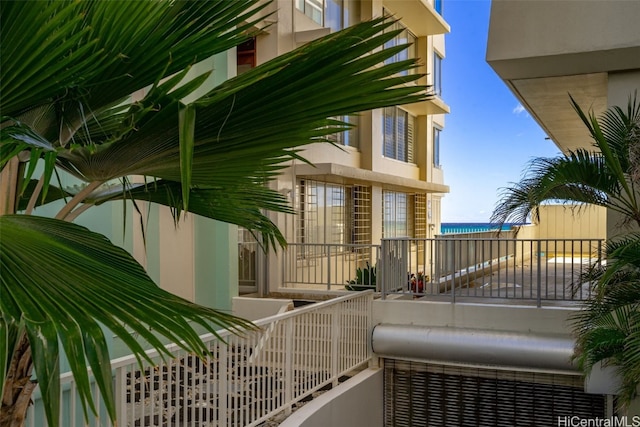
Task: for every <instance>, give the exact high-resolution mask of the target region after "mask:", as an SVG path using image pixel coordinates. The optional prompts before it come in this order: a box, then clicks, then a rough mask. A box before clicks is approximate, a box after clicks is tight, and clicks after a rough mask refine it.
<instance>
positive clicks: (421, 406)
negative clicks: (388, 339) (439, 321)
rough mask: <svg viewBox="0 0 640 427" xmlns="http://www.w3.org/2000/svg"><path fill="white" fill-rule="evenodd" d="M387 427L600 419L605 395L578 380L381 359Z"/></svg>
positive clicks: (490, 425)
mask: <svg viewBox="0 0 640 427" xmlns="http://www.w3.org/2000/svg"><path fill="white" fill-rule="evenodd" d="M384 366H385V372H384V392H385V426H386V427H391V426H394V427H400V426H421V427H424V426H428V427H439V426H443V427H444V426H479V427H485V426H486V427H496V426H505V427H506V426H508V427H513V426H520V425H521V426H552V425H558V419H559V418H560V417H572V416H578V417H581V418H595V417H600V418H603V417H604V416H605V407H606V402H605V396H602V395H593V394H586V393H584V392H583V391H582V385H583V383H582V377H579V376H569V375H552V374H539V373H530V372H514V371H499V370H493V369H477V368H464V367H451V366H441V365H430V364H425V363H415V362H405V361H398V360H391V359H385V361H384Z"/></svg>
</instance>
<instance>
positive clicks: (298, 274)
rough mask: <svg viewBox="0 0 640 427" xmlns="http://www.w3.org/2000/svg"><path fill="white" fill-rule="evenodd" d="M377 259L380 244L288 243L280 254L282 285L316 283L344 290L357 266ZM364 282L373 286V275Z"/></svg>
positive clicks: (372, 264) (366, 265)
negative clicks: (281, 254)
mask: <svg viewBox="0 0 640 427" xmlns="http://www.w3.org/2000/svg"><path fill="white" fill-rule="evenodd" d="M379 259H380V245H371V244H324V243H289V244H288V245H287V248H286V249H285V252H284V254H283V257H282V262H283V267H282V269H283V273H284V278H283V283H284V286H285V287H292V288H295V287H305V286H308V285H313V286H318V287H321V288H322V289H327V290H331V289H334V290H338V289H339V290H344V289H345V285H347V284H348V283H349V282H350V281H352V280H353V281H356V279H357V277H358V269H360V270H361V271H362V270H365V269H367V268H370V269H369V271H371V269H372V268H374V267H375V266H376V265H377V264H378V260H379ZM365 282H366V283H359V284H360V285H370V286H375V275H374V274H370V275H368V276H367V279H365Z"/></svg>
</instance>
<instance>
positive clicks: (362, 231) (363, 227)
mask: <svg viewBox="0 0 640 427" xmlns="http://www.w3.org/2000/svg"><path fill="white" fill-rule="evenodd" d="M351 191H352V194H353V206H352V210H351V212H353V216H352V218H351V220H352V232H353V241H352V242H351V243H358V244H367V243H371V187H366V186H363V185H354V186H353V187H352V189H351Z"/></svg>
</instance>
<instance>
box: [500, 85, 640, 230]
mask: <svg viewBox="0 0 640 427" xmlns="http://www.w3.org/2000/svg"><path fill="white" fill-rule="evenodd" d="M571 102H572V104H573V107H574V108H575V110H576V112H577V113H578V115H579V116H580V118H581V119H582V121H583V122H584V123H585V125H586V126H587V128H588V130H589V133H590V134H591V136H592V138H593V141H594V142H593V149H591V150H587V149H577V150H575V151H569V152H567V153H565V154H563V155H561V156H558V157H554V158H537V159H534V160H533V161H532V162H531V164H530V165H529V167H528V169H527V174H526V175H525V177H524V178H523V179H522V180H521V181H520V182H518V183H514V184H513V185H512V186H511V187H507V188H506V189H504V190H503V192H502V195H501V198H500V201H499V203H498V205H497V206H496V208H495V210H494V212H493V215H492V217H491V221H492V222H495V223H497V224H501V225H502V224H504V223H505V222H520V223H524V222H526V221H527V219H529V217H530V216H531V217H532V218H533V219H534V220H538V219H539V217H538V207H539V206H540V205H541V204H543V203H545V202H551V201H561V202H573V203H583V204H586V203H590V204H594V205H598V206H604V207H606V208H607V209H610V210H612V211H614V212H618V213H619V214H621V216H622V218H623V220H622V221H623V223H622V224H620V225H621V226H627V225H631V224H635V225H636V226H638V227H640V187H639V186H640V176H639V175H638V171H639V170H640V156H638V150H639V148H638V147H639V146H640V130H639V129H640V103H639V102H638V100H637V99H636V98H635V97H634V98H630V99H629V103H628V106H627V109H626V111H624V110H623V109H622V108H620V107H617V106H615V107H611V108H610V109H608V110H607V111H605V113H604V114H603V115H602V116H601V117H600V118H597V117H596V116H595V115H594V114H593V113H590V114H589V115H587V114H585V113H584V112H583V111H582V109H581V108H580V106H579V105H578V104H577V103H576V102H575V101H574V100H573V98H571Z"/></svg>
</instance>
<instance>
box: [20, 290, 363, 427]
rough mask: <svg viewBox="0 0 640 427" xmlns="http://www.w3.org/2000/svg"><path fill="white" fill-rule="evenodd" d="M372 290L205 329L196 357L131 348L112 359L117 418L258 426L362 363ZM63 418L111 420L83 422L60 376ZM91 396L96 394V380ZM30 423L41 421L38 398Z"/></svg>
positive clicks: (67, 422)
mask: <svg viewBox="0 0 640 427" xmlns="http://www.w3.org/2000/svg"><path fill="white" fill-rule="evenodd" d="M372 301H373V292H372V291H367V292H359V293H354V294H351V295H347V296H343V297H340V298H336V299H333V300H330V301H326V302H321V303H316V304H312V305H307V306H305V307H303V308H300V309H297V310H293V311H290V312H287V313H283V314H279V315H275V316H272V317H269V318H266V319H262V320H260V321H257V322H255V324H256V325H257V326H258V327H259V329H258V330H256V331H249V332H246V333H244V334H243V335H241V336H238V335H232V334H231V333H229V332H227V331H222V332H220V335H221V336H222V338H223V339H224V340H225V341H226V343H224V342H221V341H220V340H218V339H217V338H216V337H215V336H214V335H212V334H208V335H204V336H203V337H202V338H203V341H204V342H205V344H206V346H207V354H206V355H205V357H203V358H198V357H196V356H195V355H193V354H190V353H187V352H185V351H184V350H182V349H181V348H179V347H178V346H177V345H175V344H172V345H170V346H168V347H167V348H168V349H169V350H170V351H171V353H172V354H173V356H174V358H173V359H171V360H168V361H164V360H162V359H161V358H160V357H159V355H158V354H157V352H155V351H149V352H148V354H149V356H150V357H151V358H152V360H154V364H152V365H149V364H148V363H145V364H144V365H143V366H142V367H141V366H140V365H139V364H138V363H137V361H136V359H135V358H134V357H132V356H129V357H124V358H121V359H116V360H113V361H112V369H113V372H114V386H115V393H116V399H117V413H118V426H130V427H134V426H151V425H162V426H176V427H177V426H180V427H191V426H194V427H195V426H228V427H240V426H242V427H245V426H247V427H250V426H256V425H258V424H260V423H262V422H264V421H265V420H267V419H269V418H270V417H272V416H274V415H275V414H277V413H280V412H282V411H285V413H290V412H291V409H292V406H293V405H294V404H295V403H296V402H298V401H300V400H302V399H303V398H305V397H307V396H309V395H311V394H312V393H313V392H315V391H317V390H319V389H320V388H322V387H324V386H326V385H327V384H333V385H337V384H338V378H339V377H340V376H342V375H344V374H346V373H348V372H350V371H352V370H353V369H355V368H357V367H359V366H362V365H364V364H366V363H367V362H368V361H369V359H370V357H371V355H370V350H369V345H368V336H369V325H370V323H371V303H372ZM61 380H62V383H63V390H64V394H63V399H62V407H61V422H60V425H61V426H65V427H76V426H84V425H90V426H112V424H111V423H110V422H109V420H108V417H107V416H106V414H105V411H104V408H101V407H99V408H98V409H99V413H100V416H99V417H92V418H91V419H90V422H89V423H88V424H85V422H84V419H83V416H82V410H81V407H80V404H79V402H78V398H77V391H76V385H75V383H74V381H73V377H72V376H71V375H70V374H64V375H62V377H61ZM93 395H94V397H95V398H96V400H98V399H99V391H98V388H97V387H95V390H94V393H93ZM26 425H27V426H30V427H36V426H38V427H40V426H46V422H45V421H44V416H43V414H42V407H41V405H39V403H38V401H36V403H35V404H34V405H33V406H32V407H31V408H30V410H29V414H28V417H27V424H26Z"/></svg>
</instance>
